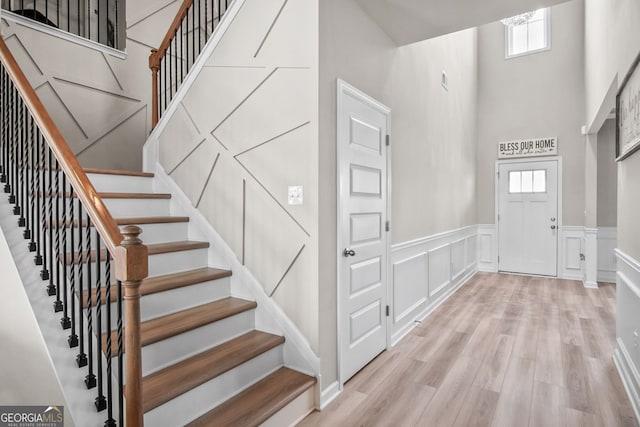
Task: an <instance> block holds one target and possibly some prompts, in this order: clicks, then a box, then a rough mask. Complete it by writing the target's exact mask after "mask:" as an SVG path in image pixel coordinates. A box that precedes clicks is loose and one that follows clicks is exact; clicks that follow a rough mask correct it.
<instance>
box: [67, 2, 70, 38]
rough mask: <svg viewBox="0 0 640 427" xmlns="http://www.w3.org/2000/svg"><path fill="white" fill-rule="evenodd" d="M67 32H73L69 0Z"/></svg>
mask: <svg viewBox="0 0 640 427" xmlns="http://www.w3.org/2000/svg"><path fill="white" fill-rule="evenodd" d="M67 31H68V32H71V0H67Z"/></svg>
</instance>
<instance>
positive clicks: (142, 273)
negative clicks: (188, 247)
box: [0, 37, 148, 427]
mask: <svg viewBox="0 0 640 427" xmlns="http://www.w3.org/2000/svg"><path fill="white" fill-rule="evenodd" d="M0 61H2V63H3V65H4V69H5V70H6V71H7V73H8V74H9V77H10V78H11V80H12V81H13V84H14V86H15V87H16V89H17V90H18V92H19V93H20V97H21V98H22V100H23V101H24V104H25V105H26V107H27V108H28V110H29V112H30V113H31V116H32V118H33V120H34V121H35V123H36V125H37V127H38V128H39V130H40V132H41V133H42V136H44V139H45V141H46V143H47V144H48V145H49V148H50V149H51V152H52V153H53V155H54V156H55V157H56V159H57V160H58V164H59V165H60V167H61V168H62V171H63V172H64V174H65V176H66V177H67V179H68V181H69V184H70V185H71V186H72V187H73V189H74V190H75V194H76V195H77V197H78V198H79V199H80V201H81V203H82V205H83V206H84V208H85V211H86V212H87V214H88V215H89V217H90V218H91V221H92V222H93V224H94V225H95V227H96V229H97V230H98V233H100V236H102V239H103V241H104V243H105V245H106V246H107V248H108V249H109V252H110V253H111V254H112V255H113V256H114V261H115V266H116V277H117V279H118V280H120V281H121V282H122V285H123V288H124V292H125V295H124V304H125V310H126V316H125V319H124V320H125V322H124V328H125V330H126V331H127V333H126V337H125V339H126V343H125V345H126V349H127V351H126V354H125V358H126V362H125V374H126V378H127V380H126V381H127V387H126V391H125V395H126V415H125V418H126V420H127V423H126V425H127V426H128V427H142V426H143V423H144V421H143V415H142V414H143V409H142V368H141V366H142V349H141V346H140V291H139V288H140V284H141V282H142V279H144V278H145V277H147V275H148V249H147V247H146V246H144V245H143V244H142V241H141V240H140V239H139V238H138V236H139V234H140V232H141V230H140V228H138V227H134V226H129V227H126V228H125V229H124V234H125V236H126V239H124V240H123V235H122V233H121V232H120V228H119V227H118V225H117V224H116V222H115V221H114V219H113V217H112V216H111V213H110V212H109V211H108V209H107V207H106V206H105V204H104V202H103V201H102V199H101V198H100V196H99V195H98V192H97V191H96V189H95V188H94V186H93V184H91V181H89V178H88V177H87V174H86V173H85V171H84V169H83V168H82V166H80V163H79V162H78V159H77V158H76V157H75V156H74V154H73V152H72V151H71V149H70V148H69V145H68V144H67V142H66V140H65V139H64V137H63V136H62V133H61V132H60V130H59V129H58V127H57V126H56V124H55V123H54V121H53V119H52V118H51V116H50V115H49V113H48V112H47V110H46V108H45V107H44V105H43V104H42V102H41V101H40V98H38V95H37V94H36V92H35V90H34V89H33V87H32V86H31V84H30V83H29V81H28V80H27V78H26V76H25V75H24V73H23V72H22V70H21V69H20V66H19V65H18V63H17V62H16V60H15V58H14V57H13V55H12V54H11V52H10V51H9V48H8V47H7V45H6V43H5V41H4V39H3V38H2V37H0ZM65 298H66V297H65ZM109 381H110V379H109Z"/></svg>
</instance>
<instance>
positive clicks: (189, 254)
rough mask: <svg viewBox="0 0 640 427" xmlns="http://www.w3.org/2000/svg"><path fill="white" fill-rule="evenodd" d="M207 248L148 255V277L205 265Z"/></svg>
mask: <svg viewBox="0 0 640 427" xmlns="http://www.w3.org/2000/svg"><path fill="white" fill-rule="evenodd" d="M207 250H208V249H207V248H202V249H194V250H190V251H179V252H171V253H166V254H157V255H151V256H149V277H153V276H162V275H164V274H171V273H178V272H181V271H187V270H194V269H196V268H203V267H206V266H207Z"/></svg>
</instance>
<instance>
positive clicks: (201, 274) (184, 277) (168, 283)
mask: <svg viewBox="0 0 640 427" xmlns="http://www.w3.org/2000/svg"><path fill="white" fill-rule="evenodd" d="M231 274H232V273H231V270H222V269H219V268H209V267H205V268H198V269H196V270H190V271H184V272H181V273H173V274H166V275H163V276H155V277H147V278H146V279H143V280H142V285H140V295H142V296H145V295H151V294H155V293H158V292H164V291H169V290H171V289H177V288H182V287H184V286H190V285H195V284H197V283H203V282H209V281H211V280H218V279H222V278H224V277H229V276H231ZM110 292H111V302H114V301H116V300H117V298H118V295H117V292H118V289H117V287H116V285H111V289H110ZM100 295H101V297H102V300H103V301H106V299H105V298H106V288H102V292H100ZM96 296H97V291H96V289H95V288H93V289H92V290H91V303H92V304H95V303H96ZM81 299H82V307H83V308H86V307H87V301H86V299H85V298H84V291H83V296H82V298H81Z"/></svg>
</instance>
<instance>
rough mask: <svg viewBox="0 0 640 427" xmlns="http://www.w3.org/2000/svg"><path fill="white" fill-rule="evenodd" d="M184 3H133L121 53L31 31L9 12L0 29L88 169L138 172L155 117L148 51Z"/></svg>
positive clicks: (165, 0)
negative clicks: (151, 105)
mask: <svg viewBox="0 0 640 427" xmlns="http://www.w3.org/2000/svg"><path fill="white" fill-rule="evenodd" d="M181 3H182V2H181V1H179V0H163V1H157V0H136V1H128V2H127V9H126V18H127V40H126V54H124V55H122V54H117V53H115V52H114V51H113V50H110V49H99V48H91V47H89V45H90V44H79V43H78V42H74V41H70V40H74V39H75V40H81V39H79V38H77V37H73V36H72V37H70V39H64V38H61V37H59V36H56V35H51V34H50V33H46V32H43V31H40V30H37V29H33V28H30V27H28V26H25V25H24V24H23V23H22V22H16V21H14V20H12V19H11V18H10V17H9V14H6V13H5V14H4V19H3V20H2V24H1V27H2V33H3V35H4V38H5V41H6V43H7V45H8V46H9V49H10V50H11V52H12V54H13V55H14V56H15V57H16V60H17V61H18V64H19V65H20V67H21V68H22V69H23V71H24V72H25V74H26V76H27V78H28V79H29V82H30V83H31V84H32V86H33V87H34V88H35V89H36V93H37V94H38V96H39V97H40V98H41V100H42V102H43V103H44V105H45V107H47V109H48V110H49V113H50V114H51V116H52V117H53V119H54V121H55V123H56V125H57V126H58V127H59V128H60V130H61V132H62V134H63V135H64V137H65V138H66V140H67V142H68V144H69V146H70V147H71V149H72V151H73V152H74V154H76V156H77V157H78V159H79V161H80V163H81V164H82V165H83V166H86V167H103V168H113V169H131V170H140V169H141V167H142V146H143V144H144V143H145V141H146V139H147V136H148V133H149V130H150V125H149V123H150V117H151V109H150V107H149V103H150V98H151V72H150V71H149V65H148V61H149V54H150V52H151V48H152V47H157V46H158V45H159V44H160V41H161V40H162V37H164V34H165V32H166V30H167V28H168V27H169V24H170V22H171V21H172V20H173V17H174V16H175V13H176V11H177V9H178V7H179V6H180V4H181ZM64 34H67V33H64ZM80 64H81V66H79V65H80Z"/></svg>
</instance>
